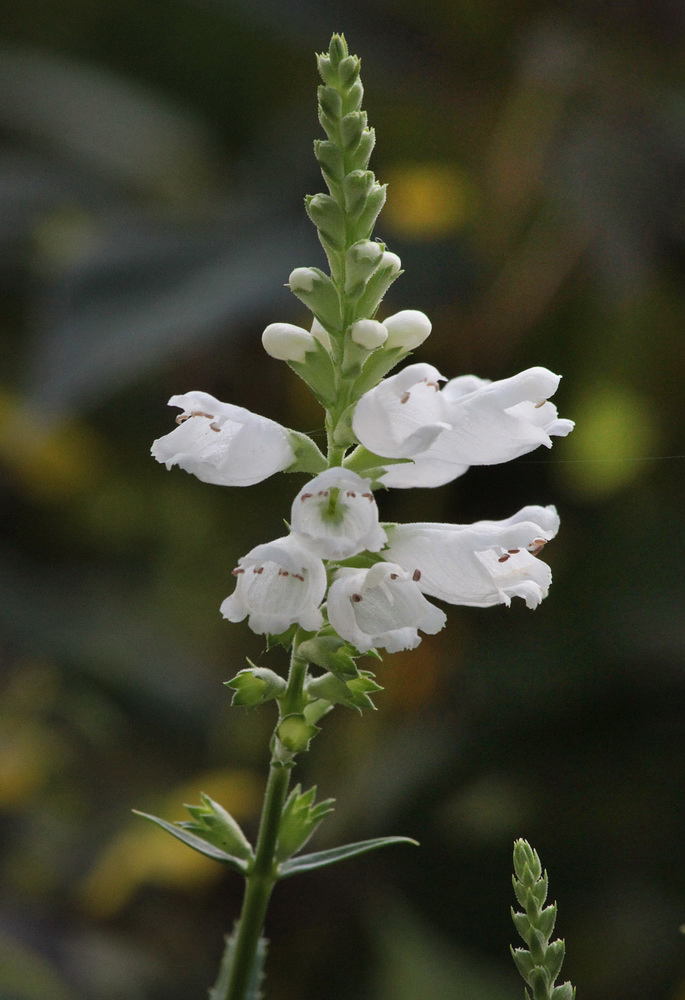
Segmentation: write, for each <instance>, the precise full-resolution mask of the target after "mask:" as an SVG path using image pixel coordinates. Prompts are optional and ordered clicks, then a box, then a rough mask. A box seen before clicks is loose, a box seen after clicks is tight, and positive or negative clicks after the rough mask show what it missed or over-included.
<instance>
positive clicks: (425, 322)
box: [383, 309, 432, 351]
mask: <svg viewBox="0 0 685 1000" xmlns="http://www.w3.org/2000/svg"><path fill="white" fill-rule="evenodd" d="M383 323H384V325H385V327H386V329H387V331H388V339H387V341H386V342H385V346H386V347H401V348H402V349H403V350H405V351H413V350H414V348H415V347H418V346H419V344H422V343H423V342H424V340H425V339H426V337H427V336H428V334H429V333H430V332H431V329H432V325H431V321H430V320H429V319H428V317H427V316H426V314H425V313H422V312H419V310H418V309H403V310H402V312H398V313H395V314H394V315H393V316H388V318H387V319H384V320H383Z"/></svg>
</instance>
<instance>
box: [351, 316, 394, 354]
mask: <svg viewBox="0 0 685 1000" xmlns="http://www.w3.org/2000/svg"><path fill="white" fill-rule="evenodd" d="M350 336H351V337H352V340H353V341H354V342H355V344H359V346H360V347H365V348H366V350H367V351H375V350H376V348H377V347H380V346H381V344H384V343H385V341H386V340H387V339H388V331H387V330H386V329H385V327H384V325H383V324H382V323H379V322H378V320H375V319H358V320H357V322H356V323H353V324H352V326H351V328H350Z"/></svg>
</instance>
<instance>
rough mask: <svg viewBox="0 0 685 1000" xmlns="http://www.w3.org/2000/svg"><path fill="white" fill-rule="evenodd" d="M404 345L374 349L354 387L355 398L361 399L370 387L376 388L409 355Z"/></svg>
mask: <svg viewBox="0 0 685 1000" xmlns="http://www.w3.org/2000/svg"><path fill="white" fill-rule="evenodd" d="M409 353H410V352H409V351H405V349H404V348H403V347H388V348H385V347H380V348H378V350H376V351H374V352H373V354H371V355H370V356H369V358H368V360H367V361H366V364H365V365H364V367H363V368H362V371H361V374H360V376H359V378H357V379H356V381H355V383H354V386H353V388H352V394H353V398H354V399H360V398H361V397H362V396H363V395H364V393H365V392H368V391H369V389H374V388H375V387H376V386H377V385H378V383H379V382H380V380H381V379H382V378H383V377H384V376H385V375H387V374H388V372H389V371H390V370H391V369H392V368H394V367H395V365H397V364H399V363H400V361H403V360H404V358H406V357H407V355H408V354H409Z"/></svg>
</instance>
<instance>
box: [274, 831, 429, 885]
mask: <svg viewBox="0 0 685 1000" xmlns="http://www.w3.org/2000/svg"><path fill="white" fill-rule="evenodd" d="M389 844H413V845H414V846H415V847H418V841H417V840H412V838H411V837H376V838H375V839H373V840H359V841H357V843H356V844H343V845H342V846H341V847H332V848H330V850H328V851H317V852H316V853H315V854H302V855H300V857H299V858H290V860H289V861H284V862H283V863H282V864H280V865H279V866H278V877H279V878H289V877H290V876H291V875H298V874H299V873H300V872H311V871H314V870H315V869H316V868H325V867H326V866H327V865H334V864H336V863H337V862H338V861H345V859H346V858H354V857H356V856H357V855H358V854H366V853H367V852H368V851H375V850H376V849H377V848H379V847H385V846H386V845H389Z"/></svg>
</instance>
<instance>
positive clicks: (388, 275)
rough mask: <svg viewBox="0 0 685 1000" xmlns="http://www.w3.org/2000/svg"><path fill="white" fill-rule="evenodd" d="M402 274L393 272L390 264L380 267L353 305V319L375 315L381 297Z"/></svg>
mask: <svg viewBox="0 0 685 1000" xmlns="http://www.w3.org/2000/svg"><path fill="white" fill-rule="evenodd" d="M402 273H403V272H402V271H401V270H399V271H395V269H394V266H393V265H392V264H385V265H382V266H380V267H379V268H378V269H377V270H376V271H374V273H373V274H372V275H371V277H370V278H369V280H368V282H367V284H366V288H365V289H364V293H363V295H361V297H360V298H359V300H358V301H357V302H356V303H355V307H354V317H353V318H354V319H355V320H357V319H365V318H366V317H369V316H371V317H373V316H375V315H376V310H377V309H378V306H379V305H380V304H381V302H382V301H383V296H384V295H385V293H386V292H387V290H388V289H389V288H390V286H391V285H392V284H393V282H395V281H397V279H398V278H399V276H400V275H401V274H402Z"/></svg>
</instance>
